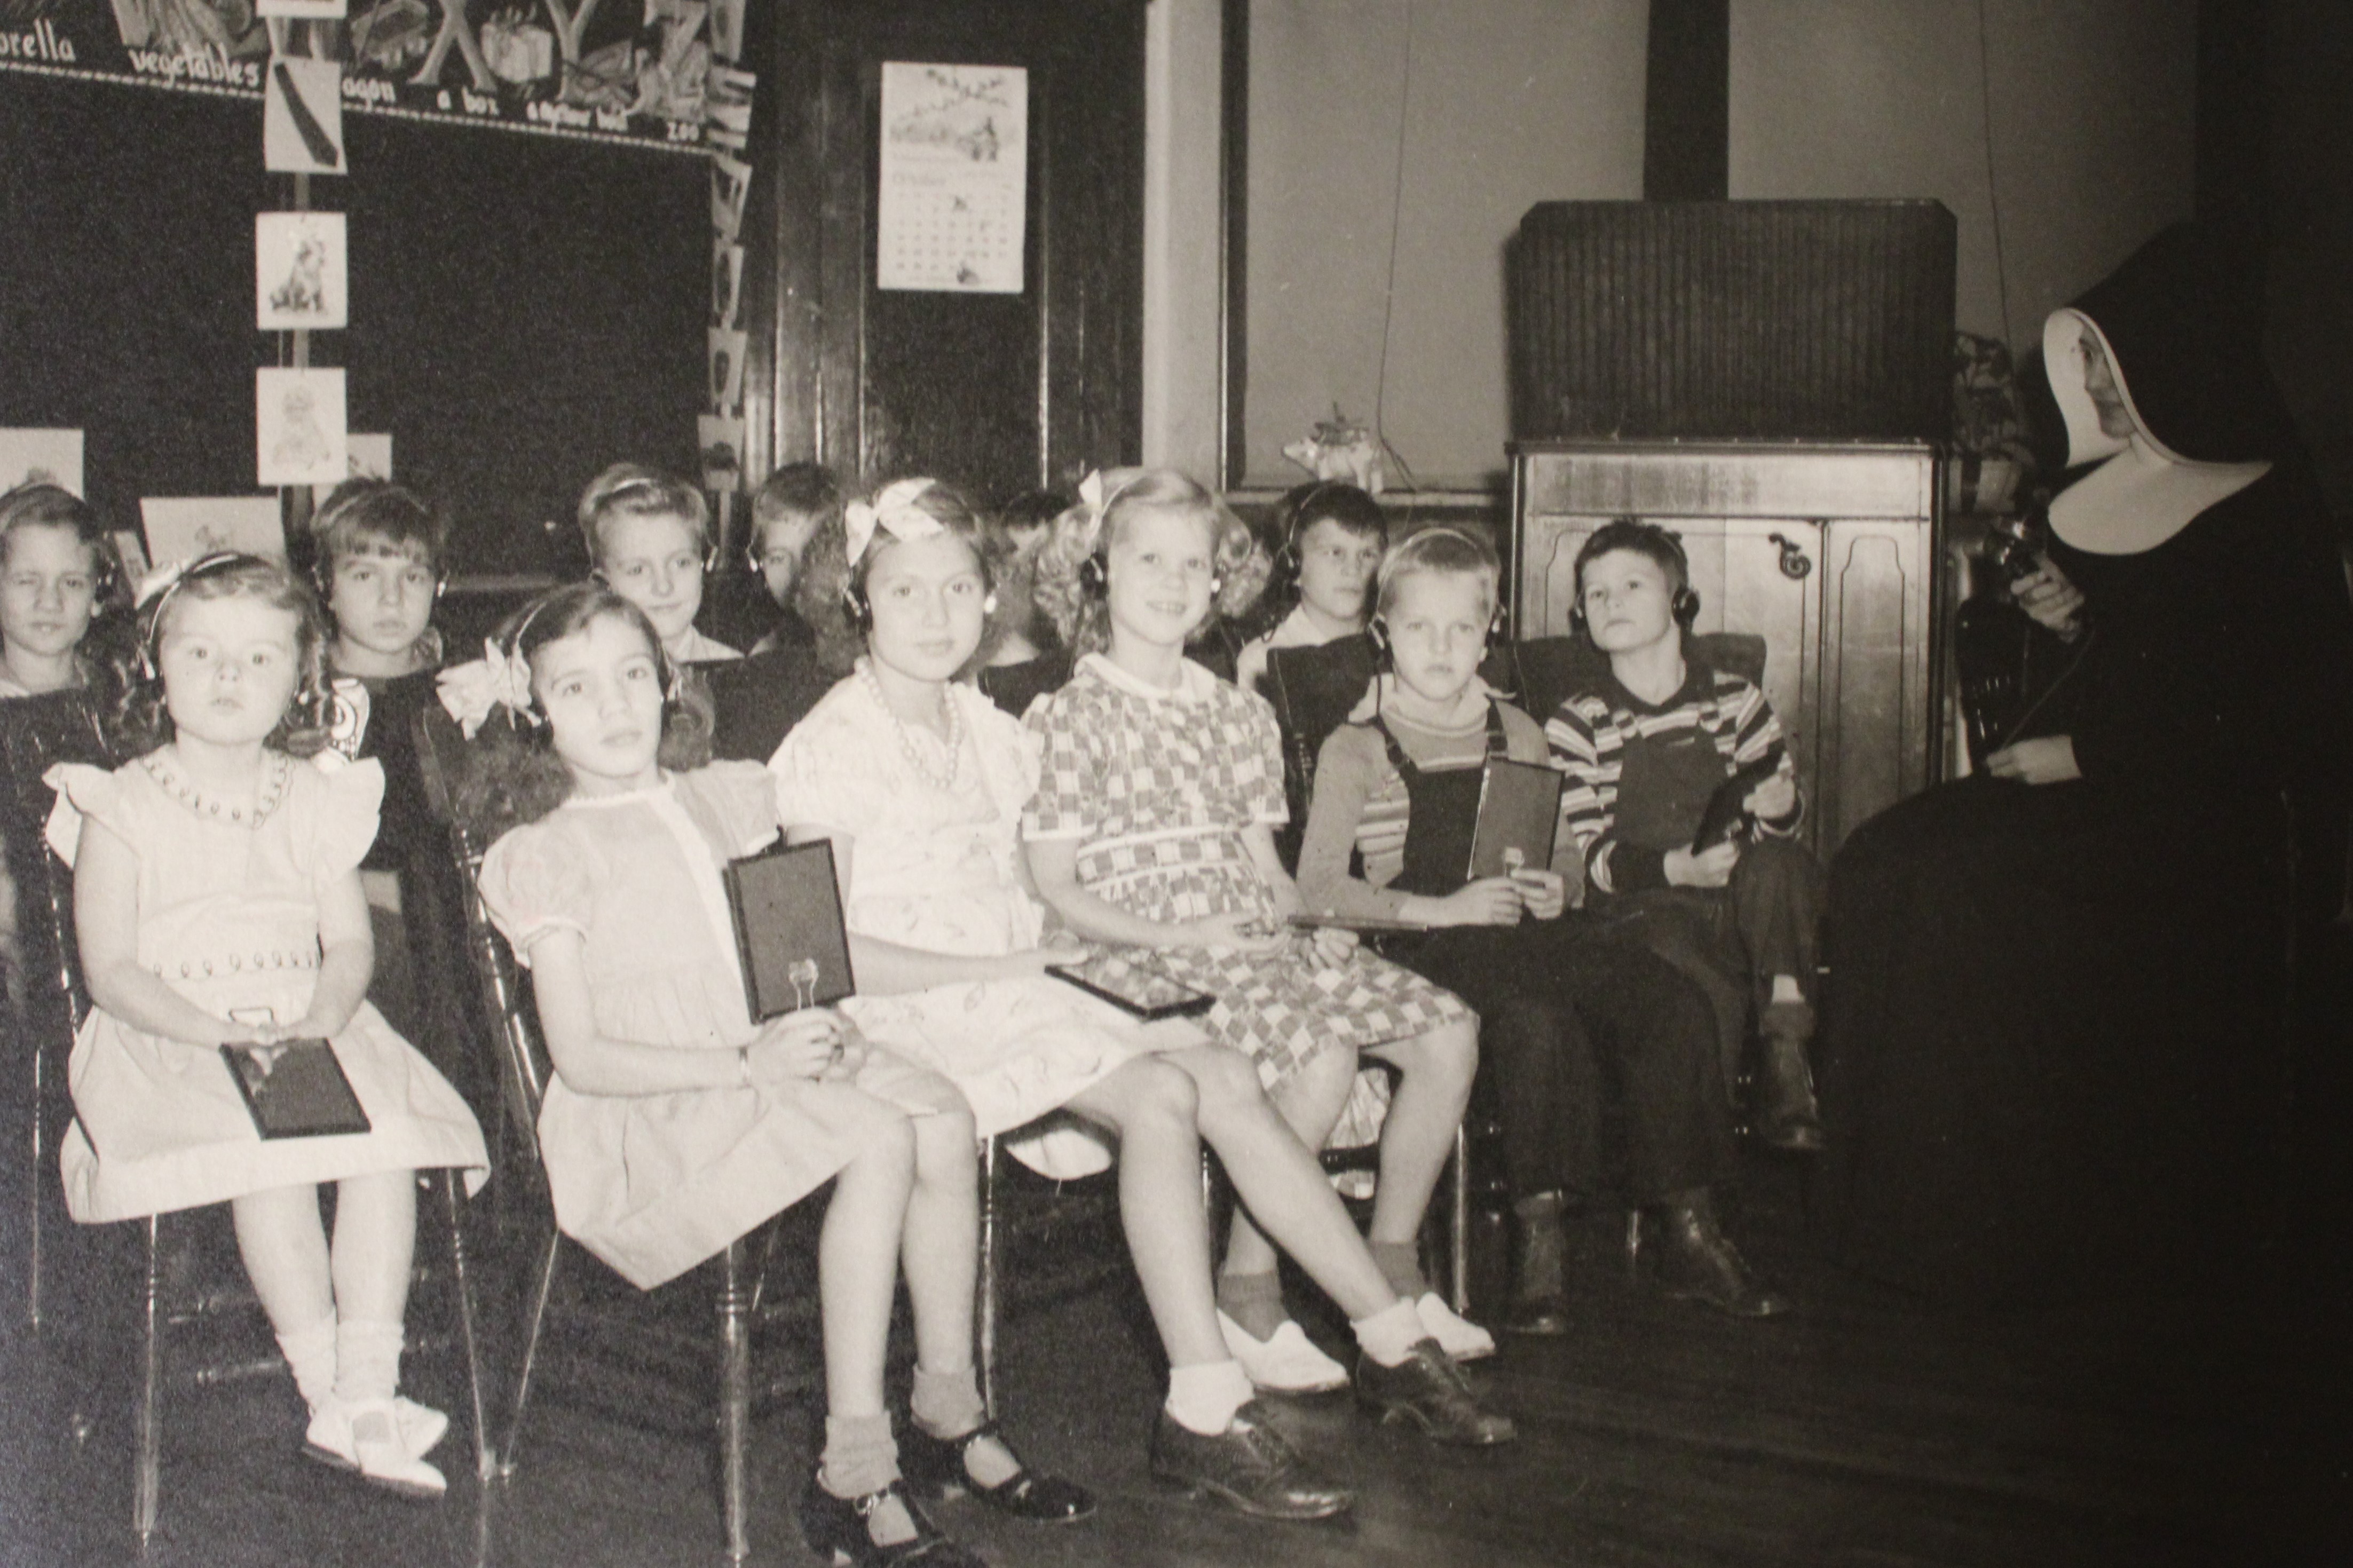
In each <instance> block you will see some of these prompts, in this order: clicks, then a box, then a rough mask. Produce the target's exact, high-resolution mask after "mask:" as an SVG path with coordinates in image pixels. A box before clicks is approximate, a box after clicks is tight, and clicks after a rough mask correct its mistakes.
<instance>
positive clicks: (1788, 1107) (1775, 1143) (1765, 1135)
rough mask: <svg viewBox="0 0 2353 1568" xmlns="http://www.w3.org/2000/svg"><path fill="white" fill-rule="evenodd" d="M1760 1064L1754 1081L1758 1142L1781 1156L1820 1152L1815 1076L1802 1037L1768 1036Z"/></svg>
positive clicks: (1820, 1135) (1820, 1141) (1820, 1140)
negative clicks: (1776, 1150) (1808, 1061)
mask: <svg viewBox="0 0 2353 1568" xmlns="http://www.w3.org/2000/svg"><path fill="white" fill-rule="evenodd" d="M1761 1065H1762V1068H1763V1070H1762V1071H1761V1072H1760V1073H1759V1074H1758V1075H1757V1142H1759V1143H1762V1144H1764V1145H1765V1147H1767V1149H1778V1150H1780V1151H1781V1152H1784V1153H1788V1154H1819V1153H1820V1152H1822V1116H1821V1110H1820V1107H1818V1106H1817V1105H1816V1104H1815V1101H1814V1073H1813V1068H1810V1066H1808V1065H1807V1062H1806V1042H1805V1039H1804V1037H1801V1036H1797V1035H1790V1034H1778V1033H1777V1034H1768V1035H1767V1036H1766V1037H1765V1059H1764V1061H1763V1063H1762V1064H1761Z"/></svg>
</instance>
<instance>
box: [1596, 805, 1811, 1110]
mask: <svg viewBox="0 0 2353 1568" xmlns="http://www.w3.org/2000/svg"><path fill="white" fill-rule="evenodd" d="M1822 898H1823V879H1822V868H1821V866H1820V862H1818V861H1816V860H1815V858H1813V856H1812V855H1811V854H1810V853H1809V852H1808V851H1807V850H1806V849H1805V848H1804V847H1803V846H1801V845H1798V844H1794V843H1792V842H1790V841H1789V840H1788V839H1785V838H1760V839H1757V840H1755V841H1753V842H1751V843H1749V844H1747V845H1745V846H1743V847H1742V848H1741V851H1740V861H1739V864H1737V865H1736V866H1735V867H1734V868H1733V871H1732V880H1731V882H1730V883H1729V884H1728V885H1726V886H1725V887H1722V888H1652V889H1644V890H1642V891H1641V892H1635V893H1596V894H1595V895H1594V896H1593V897H1592V898H1591V899H1590V900H1588V903H1587V908H1588V910H1591V911H1592V913H1593V914H1594V916H1595V918H1597V919H1598V920H1599V921H1601V922H1602V923H1603V924H1604V925H1605V926H1606V927H1607V928H1608V929H1609V931H1611V932H1612V933H1613V934H1616V935H1619V936H1621V937H1625V938H1628V939H1630V940H1632V941H1635V942H1641V944H1642V945H1643V946H1644V947H1647V948H1649V949H1650V950H1651V952H1655V953H1657V954H1658V955H1659V956H1660V957H1661V958H1663V959H1665V960H1666V961H1667V962H1668V963H1672V964H1673V965H1674V966H1675V968H1676V969H1678V970H1680V971H1681V972H1682V973H1683V974H1684V975H1685V976H1687V977H1688V978H1689V979H1690V980H1691V981H1692V982H1693V983H1694V984H1696V985H1697V986H1698V987H1699V988H1700V989H1701V990H1702V991H1704V993H1706V995H1707V1000H1708V1005H1709V1007H1710V1008H1711V1009H1712V1010H1713V1011H1714V1013H1715V1027H1716V1043H1717V1046H1718V1047H1719V1048H1720V1050H1721V1051H1722V1059H1723V1067H1724V1081H1725V1083H1726V1084H1727V1085H1728V1084H1730V1083H1732V1082H1733V1081H1734V1079H1736V1076H1737V1074H1738V1072H1739V1068H1740V1052H1741V1047H1742V1044H1743V1043H1744V1042H1745V1041H1746V1038H1747V1035H1748V1028H1749V1025H1750V1021H1751V1020H1752V1019H1757V1018H1761V1017H1763V1016H1764V1011H1765V1006H1766V1004H1767V1001H1768V1000H1770V998H1771V996H1772V991H1773V976H1775V975H1777V974H1788V975H1792V976H1794V977H1795V978H1796V980H1797V982H1798V992H1799V996H1800V997H1802V998H1803V999H1804V1001H1805V1003H1806V1005H1807V1006H1808V1007H1809V1008H1811V1007H1812V1006H1813V1005H1814V1002H1815V996H1814V992H1815V973H1814V971H1815V967H1816V963H1817V955H1818V953H1819V952H1820V925H1821V910H1822Z"/></svg>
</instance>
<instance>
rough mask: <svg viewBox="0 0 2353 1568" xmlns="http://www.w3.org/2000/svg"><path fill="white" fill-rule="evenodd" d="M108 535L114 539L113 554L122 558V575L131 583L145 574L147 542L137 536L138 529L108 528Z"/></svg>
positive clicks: (146, 569) (146, 568) (146, 567)
mask: <svg viewBox="0 0 2353 1568" xmlns="http://www.w3.org/2000/svg"><path fill="white" fill-rule="evenodd" d="M109 535H110V537H111V538H112V539H113V541H114V552H115V554H117V555H119V556H121V558H122V574H123V575H124V576H125V577H127V578H129V579H130V580H131V581H132V582H133V583H136V582H138V581H139V579H140V578H142V577H144V576H145V575H147V572H148V566H147V542H146V541H145V540H143V539H141V538H140V537H139V531H138V530H137V529H135V528H117V529H112V530H110V531H109Z"/></svg>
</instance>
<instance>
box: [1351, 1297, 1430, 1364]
mask: <svg viewBox="0 0 2353 1568" xmlns="http://www.w3.org/2000/svg"><path fill="white" fill-rule="evenodd" d="M1348 1327H1349V1328H1351V1329H1353V1330H1355V1331H1356V1344H1357V1346H1358V1348H1360V1349H1361V1350H1363V1351H1364V1352H1365V1353H1366V1355H1368V1356H1370V1357H1372V1358H1373V1359H1374V1360H1375V1361H1377V1362H1378V1363H1381V1365H1383V1366H1397V1365H1398V1364H1400V1363H1404V1362H1407V1361H1409V1360H1411V1359H1412V1358H1413V1347H1414V1346H1416V1345H1418V1344H1419V1343H1420V1342H1422V1341H1424V1340H1426V1339H1428V1338H1430V1331H1429V1330H1428V1329H1426V1328H1424V1327H1422V1323H1421V1314H1420V1313H1419V1312H1417V1311H1415V1310H1413V1303H1412V1302H1410V1301H1402V1300H1400V1301H1392V1302H1390V1303H1389V1304H1388V1306H1386V1307H1384V1308H1382V1309H1381V1310H1379V1311H1377V1312H1375V1313H1374V1314H1373V1315H1372V1316H1371V1317H1369V1318H1358V1319H1357V1320H1356V1321H1354V1322H1352V1323H1350V1324H1349V1325H1348Z"/></svg>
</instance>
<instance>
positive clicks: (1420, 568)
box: [1373, 528, 1504, 616]
mask: <svg viewBox="0 0 2353 1568" xmlns="http://www.w3.org/2000/svg"><path fill="white" fill-rule="evenodd" d="M1432 572H1444V573H1450V574H1455V575H1458V576H1464V577H1479V578H1482V579H1483V580H1484V581H1485V584H1486V588H1487V613H1488V615H1489V616H1493V614H1494V613H1495V610H1496V607H1497V605H1499V604H1500V603H1501V597H1502V591H1503V583H1504V563H1503V562H1502V560H1501V559H1499V558H1498V557H1497V556H1496V554H1495V547H1494V546H1493V545H1492V544H1490V543H1488V542H1486V541H1485V540H1484V539H1482V538H1480V537H1479V536H1478V535H1476V534H1473V533H1469V532H1466V531H1463V530H1461V529H1459V528H1425V529H1423V530H1421V531H1419V533H1416V534H1414V535H1412V536H1411V537H1410V538H1408V539H1406V540H1404V541H1402V542H1399V543H1398V545H1397V546H1396V547H1394V548H1393V549H1391V550H1390V551H1389V552H1388V554H1386V555H1384V556H1382V557H1381V564H1380V569H1379V571H1378V572H1377V574H1375V575H1374V578H1373V582H1374V591H1373V614H1375V615H1377V616H1386V615H1388V613H1389V610H1390V609H1391V607H1393V606H1394V605H1395V604H1396V603H1397V593H1398V584H1400V583H1402V582H1404V581H1405V580H1406V579H1407V578H1408V577H1411V576H1414V575H1416V574H1423V573H1432Z"/></svg>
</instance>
